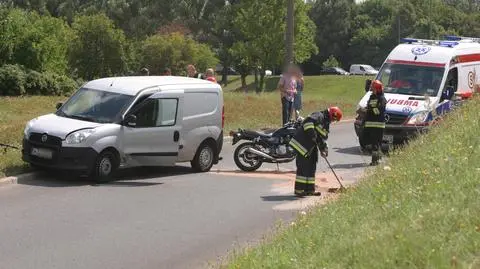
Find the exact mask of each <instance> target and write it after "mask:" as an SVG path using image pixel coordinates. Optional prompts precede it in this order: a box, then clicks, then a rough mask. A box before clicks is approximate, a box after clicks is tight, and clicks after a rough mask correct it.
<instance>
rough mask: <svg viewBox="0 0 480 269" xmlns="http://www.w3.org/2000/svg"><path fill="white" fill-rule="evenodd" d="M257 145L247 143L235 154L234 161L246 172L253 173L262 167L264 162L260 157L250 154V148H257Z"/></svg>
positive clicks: (240, 146) (241, 145) (238, 148)
mask: <svg viewBox="0 0 480 269" xmlns="http://www.w3.org/2000/svg"><path fill="white" fill-rule="evenodd" d="M255 146H256V144H255V143H251V142H246V143H242V144H240V145H239V146H238V147H237V148H236V149H235V152H234V153H233V160H234V161H235V164H236V165H237V167H238V168H240V169H241V170H242V171H245V172H253V171H255V170H257V169H258V168H260V166H262V163H263V161H262V160H261V159H260V157H259V156H257V155H255V154H252V153H248V152H246V150H247V149H248V148H255Z"/></svg>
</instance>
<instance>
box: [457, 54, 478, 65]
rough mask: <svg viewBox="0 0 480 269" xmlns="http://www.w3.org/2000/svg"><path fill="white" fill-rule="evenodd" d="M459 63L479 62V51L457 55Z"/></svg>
mask: <svg viewBox="0 0 480 269" xmlns="http://www.w3.org/2000/svg"><path fill="white" fill-rule="evenodd" d="M457 59H458V62H459V63H469V62H480V53H475V54H466V55H458V56H457Z"/></svg>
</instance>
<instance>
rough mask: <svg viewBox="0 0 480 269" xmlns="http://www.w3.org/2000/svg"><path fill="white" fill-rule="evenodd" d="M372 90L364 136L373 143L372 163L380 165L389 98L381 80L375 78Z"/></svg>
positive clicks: (370, 143)
mask: <svg viewBox="0 0 480 269" xmlns="http://www.w3.org/2000/svg"><path fill="white" fill-rule="evenodd" d="M370 90H371V91H372V93H371V95H370V98H369V99H368V102H367V114H366V116H365V126H364V133H363V135H364V137H366V139H367V144H368V145H372V163H371V164H370V165H378V162H379V161H380V159H381V152H380V150H381V145H382V141H383V131H384V130H385V107H386V106H387V99H385V96H384V94H383V84H382V82H381V81H379V80H374V81H373V82H372V84H371V86H370Z"/></svg>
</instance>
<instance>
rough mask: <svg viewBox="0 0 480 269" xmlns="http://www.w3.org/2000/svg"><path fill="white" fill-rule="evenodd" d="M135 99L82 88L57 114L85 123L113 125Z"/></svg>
mask: <svg viewBox="0 0 480 269" xmlns="http://www.w3.org/2000/svg"><path fill="white" fill-rule="evenodd" d="M133 98H134V96H130V95H124V94H118V93H113V92H106V91H98V90H92V89H87V88H81V89H79V90H78V91H77V92H76V93H75V94H74V95H73V96H72V97H71V98H70V99H69V100H68V101H67V102H66V103H65V105H63V106H62V108H61V109H59V110H58V111H57V113H56V114H57V115H58V116H60V117H66V118H72V119H79V120H84V121H91V122H98V123H113V122H116V121H118V120H119V119H120V117H121V114H122V113H123V112H124V111H125V109H126V108H127V106H128V105H129V104H130V103H131V102H132V100H133Z"/></svg>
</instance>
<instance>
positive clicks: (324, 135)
mask: <svg viewBox="0 0 480 269" xmlns="http://www.w3.org/2000/svg"><path fill="white" fill-rule="evenodd" d="M315 130H317V132H318V133H319V134H320V135H321V136H323V137H326V136H327V133H328V132H327V130H325V129H323V128H322V127H320V126H315Z"/></svg>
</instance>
